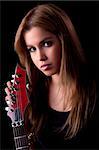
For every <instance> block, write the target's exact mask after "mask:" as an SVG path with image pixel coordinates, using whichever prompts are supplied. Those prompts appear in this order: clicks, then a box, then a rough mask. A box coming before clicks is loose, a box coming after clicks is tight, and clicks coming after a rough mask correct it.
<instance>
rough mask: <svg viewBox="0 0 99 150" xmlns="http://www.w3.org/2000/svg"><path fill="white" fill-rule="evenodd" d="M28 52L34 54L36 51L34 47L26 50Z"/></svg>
mask: <svg viewBox="0 0 99 150" xmlns="http://www.w3.org/2000/svg"><path fill="white" fill-rule="evenodd" d="M27 49H28V51H29V52H34V51H36V48H35V47H30V48H27Z"/></svg>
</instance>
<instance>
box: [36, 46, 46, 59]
mask: <svg viewBox="0 0 99 150" xmlns="http://www.w3.org/2000/svg"><path fill="white" fill-rule="evenodd" d="M37 57H38V60H39V61H45V60H47V56H46V54H45V52H44V51H43V50H40V49H39V50H38V55H37Z"/></svg>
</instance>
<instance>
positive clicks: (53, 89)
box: [49, 75, 69, 111]
mask: <svg viewBox="0 0 99 150" xmlns="http://www.w3.org/2000/svg"><path fill="white" fill-rule="evenodd" d="M60 81H61V80H60V76H59V75H53V76H52V80H51V82H50V85H49V106H50V107H51V108H53V109H55V110H57V111H68V110H69V107H68V106H69V105H67V106H66V109H65V100H66V99H65V96H64V95H65V91H66V89H65V88H64V86H63V84H62V83H61V82H60ZM66 101H67V100H66Z"/></svg>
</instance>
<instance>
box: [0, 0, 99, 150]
mask: <svg viewBox="0 0 99 150" xmlns="http://www.w3.org/2000/svg"><path fill="white" fill-rule="evenodd" d="M42 3H48V1H47V2H43V1H42V2H40V1H8V2H7V1H4V2H3V1H2V2H1V71H2V72H1V82H2V95H1V99H2V118H1V119H2V120H1V148H2V149H12V148H13V133H12V128H11V125H10V123H11V122H10V119H9V118H8V117H7V116H6V112H5V110H4V108H5V106H6V104H5V102H4V97H5V93H4V88H5V87H6V82H7V81H8V80H10V79H11V75H12V74H13V73H14V70H15V66H16V63H17V60H18V58H17V55H16V53H15V52H14V48H13V44H14V37H15V33H16V31H17V28H18V26H19V24H20V22H21V20H22V18H23V17H24V16H25V15H26V13H27V12H28V11H29V10H30V9H31V8H32V7H34V6H35V5H36V4H42ZM50 3H54V4H56V5H57V6H59V7H60V8H62V9H64V10H65V11H66V12H67V14H68V15H69V16H70V18H71V20H72V22H73V24H74V26H75V28H76V31H77V33H78V35H79V38H80V41H81V43H82V47H83V48H84V49H85V52H86V55H87V57H88V59H89V61H90V63H91V65H92V67H93V68H94V70H93V71H96V72H98V71H97V70H98V34H97V29H98V28H99V27H98V20H99V13H98V9H99V3H98V2H96V1H82V2H81V1H62V2H61V1H54V2H52V1H50Z"/></svg>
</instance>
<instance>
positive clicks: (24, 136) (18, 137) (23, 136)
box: [14, 135, 26, 140]
mask: <svg viewBox="0 0 99 150" xmlns="http://www.w3.org/2000/svg"><path fill="white" fill-rule="evenodd" d="M20 138H26V135H22V136H17V137H14V139H15V140H17V139H20Z"/></svg>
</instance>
